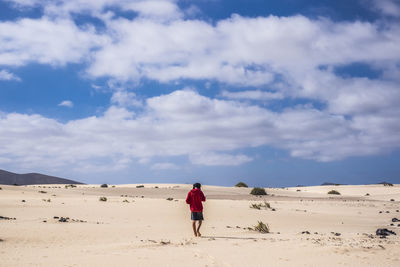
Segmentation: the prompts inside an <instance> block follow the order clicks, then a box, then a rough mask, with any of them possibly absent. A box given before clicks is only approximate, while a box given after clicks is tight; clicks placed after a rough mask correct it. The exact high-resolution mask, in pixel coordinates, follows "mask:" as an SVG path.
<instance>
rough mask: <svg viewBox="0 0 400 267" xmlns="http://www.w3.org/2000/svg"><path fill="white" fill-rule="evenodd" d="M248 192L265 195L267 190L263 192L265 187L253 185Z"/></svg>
mask: <svg viewBox="0 0 400 267" xmlns="http://www.w3.org/2000/svg"><path fill="white" fill-rule="evenodd" d="M250 194H252V195H255V196H261V195H266V194H267V192H265V189H264V188H261V187H254V188H253V189H252V190H251V192H250Z"/></svg>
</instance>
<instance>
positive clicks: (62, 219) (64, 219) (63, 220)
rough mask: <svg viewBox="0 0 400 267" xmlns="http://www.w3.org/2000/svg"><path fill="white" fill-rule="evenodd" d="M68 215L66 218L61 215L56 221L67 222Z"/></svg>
mask: <svg viewBox="0 0 400 267" xmlns="http://www.w3.org/2000/svg"><path fill="white" fill-rule="evenodd" d="M68 219H69V218H68V217H67V218H64V217H61V218H60V219H59V220H58V221H59V222H68Z"/></svg>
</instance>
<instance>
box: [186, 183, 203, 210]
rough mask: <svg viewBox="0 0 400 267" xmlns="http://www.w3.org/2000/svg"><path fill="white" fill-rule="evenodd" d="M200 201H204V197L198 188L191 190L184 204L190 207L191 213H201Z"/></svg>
mask: <svg viewBox="0 0 400 267" xmlns="http://www.w3.org/2000/svg"><path fill="white" fill-rule="evenodd" d="M202 201H206V197H205V196H204V194H203V192H202V191H201V190H200V189H198V188H194V189H192V190H191V191H190V192H189V193H188V195H187V197H186V203H187V204H189V205H190V210H191V211H192V212H202V211H203V204H201V202H202Z"/></svg>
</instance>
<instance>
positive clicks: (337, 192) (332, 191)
mask: <svg viewBox="0 0 400 267" xmlns="http://www.w3.org/2000/svg"><path fill="white" fill-rule="evenodd" d="M328 194H329V195H340V193H339V191H336V190H331V191H329V192H328Z"/></svg>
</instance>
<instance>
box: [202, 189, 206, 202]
mask: <svg viewBox="0 0 400 267" xmlns="http://www.w3.org/2000/svg"><path fill="white" fill-rule="evenodd" d="M201 201H206V196H205V195H204V194H203V191H201Z"/></svg>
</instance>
